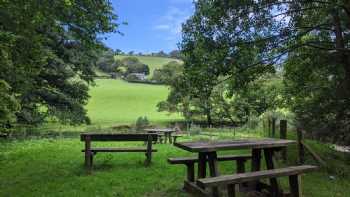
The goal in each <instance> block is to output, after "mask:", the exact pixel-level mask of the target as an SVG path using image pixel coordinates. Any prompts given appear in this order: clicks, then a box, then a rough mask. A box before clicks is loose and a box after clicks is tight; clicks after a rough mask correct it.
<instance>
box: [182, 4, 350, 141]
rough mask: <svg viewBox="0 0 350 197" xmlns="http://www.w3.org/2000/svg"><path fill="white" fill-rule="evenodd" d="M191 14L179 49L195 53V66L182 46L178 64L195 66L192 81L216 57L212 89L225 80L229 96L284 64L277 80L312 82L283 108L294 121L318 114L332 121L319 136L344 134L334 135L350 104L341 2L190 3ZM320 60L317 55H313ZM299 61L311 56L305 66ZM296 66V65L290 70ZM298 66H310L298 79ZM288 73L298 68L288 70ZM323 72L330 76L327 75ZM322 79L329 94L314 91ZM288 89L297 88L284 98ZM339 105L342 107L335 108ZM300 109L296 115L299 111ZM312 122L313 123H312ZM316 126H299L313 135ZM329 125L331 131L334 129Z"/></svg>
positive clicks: (349, 15) (348, 9) (345, 7)
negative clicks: (181, 61) (197, 52)
mask: <svg viewBox="0 0 350 197" xmlns="http://www.w3.org/2000/svg"><path fill="white" fill-rule="evenodd" d="M195 8H196V9H195V13H194V15H193V16H192V17H191V18H190V19H189V20H188V21H187V22H186V24H185V25H184V27H183V33H184V34H185V36H184V41H183V43H185V46H187V47H188V50H187V51H190V50H192V51H195V50H200V51H201V54H202V60H196V58H194V56H188V53H187V54H186V47H182V51H184V52H185V53H184V56H185V65H186V62H192V63H191V64H198V65H201V69H198V71H197V72H196V73H195V74H194V73H193V74H192V75H197V76H198V73H206V72H207V70H206V69H205V68H206V64H208V63H206V62H210V61H208V60H207V59H210V57H214V56H215V55H217V54H220V56H221V57H220V58H217V59H216V60H217V61H216V63H215V64H212V66H214V67H216V68H215V69H216V70H215V69H213V70H215V72H216V71H217V74H216V76H219V77H220V78H221V79H220V81H218V83H223V82H226V81H227V82H228V83H229V84H230V89H229V91H232V92H233V93H234V92H237V91H240V90H241V89H244V88H245V87H248V86H249V84H250V82H252V81H254V80H256V79H257V78H259V77H260V76H263V75H265V74H266V73H273V72H275V70H276V68H278V66H286V71H285V74H286V75H285V76H286V77H287V76H289V79H288V80H287V81H286V83H292V82H293V83H295V84H298V82H297V81H296V80H295V79H297V78H298V77H297V76H299V77H302V80H301V82H308V81H309V80H308V77H312V78H314V79H317V81H316V82H315V83H314V84H312V85H311V86H310V87H314V88H308V91H309V92H307V93H308V94H304V98H303V97H302V96H301V95H299V94H293V95H292V94H289V97H290V99H297V98H303V99H299V100H298V101H299V102H291V104H293V105H294V106H292V107H291V109H292V110H293V111H294V112H295V113H296V115H297V119H298V120H302V119H303V116H302V114H304V115H305V114H308V116H309V117H310V118H311V117H312V116H316V117H317V116H319V115H321V114H322V116H323V117H335V118H330V119H328V120H329V121H325V120H326V119H323V120H324V122H326V123H325V130H328V131H332V130H338V131H341V132H340V133H342V135H341V136H344V135H346V136H350V134H349V132H346V131H345V130H346V129H345V130H344V129H342V128H349V121H348V114H349V111H350V109H349V107H348V106H350V105H347V104H348V103H349V98H350V53H349V48H348V46H349V36H350V34H349V33H348V32H349V28H350V26H349V19H350V6H349V4H348V2H347V1H345V0H340V1H334V0H324V1H304V0H296V1H284V0H282V1H277V0H273V1H266V0H258V1H221V0H199V1H196V2H195ZM188 32H193V33H188ZM203 43H205V44H203ZM212 49H215V51H213V50H212ZM218 49H222V50H219V51H218ZM320 54H322V57H320V58H319V57H317V56H319V55H320ZM186 56H187V57H186ZM189 57H191V58H189ZM300 57H303V58H304V59H301V58H300ZM306 57H312V58H313V60H311V61H310V60H308V59H310V58H306ZM186 58H187V60H186ZM198 58H200V56H199V57H198ZM203 60H206V61H203ZM301 60H303V61H301ZM293 62H294V63H293ZM300 62H301V63H302V64H301V65H303V67H299V66H298V65H296V64H298V63H300ZM309 63H310V64H309ZM326 65H327V66H326ZM225 66H226V67H227V68H225ZM306 66H307V67H310V66H311V68H312V72H306V73H303V72H302V71H303V70H307V69H306V68H304V67H306ZM198 67H199V66H198ZM292 67H296V68H298V69H291V68H292ZM221 68H225V69H221ZM280 68H281V67H280ZM287 68H288V69H287ZM326 68H327V69H326ZM330 68H333V69H335V71H336V72H335V71H332V72H330V71H329V69H330ZM296 71H298V72H296ZM186 72H187V70H186V66H185V73H186ZM215 72H214V73H215ZM289 72H292V73H289ZM207 74H209V75H208V76H209V77H208V78H210V79H211V80H215V77H213V78H211V76H212V73H208V72H207ZM199 76H200V74H199ZM204 76H206V75H203V77H199V78H198V80H197V81H199V82H200V83H202V85H204V84H206V83H207V82H206V81H205V80H202V79H205V78H204ZM292 76H293V77H292ZM325 76H327V77H325ZM329 79H332V80H335V81H334V82H333V81H332V82H331V84H332V86H328V85H327V88H326V89H328V88H329V89H332V90H334V91H330V92H327V91H319V90H316V89H317V86H318V85H320V84H322V85H323V84H324V83H327V80H329ZM310 82H311V81H310ZM308 85H310V84H308ZM292 87H294V88H301V86H299V85H296V86H294V85H291V86H290V87H289V88H288V89H287V90H288V91H290V93H293V92H294V93H296V92H297V91H298V89H293V88H292ZM315 88H316V89H315ZM301 92H303V91H301ZM332 92H334V94H333V93H332ZM315 94H316V95H318V94H321V95H319V96H317V98H318V99H313V98H314V97H315ZM331 94H333V95H332V96H331ZM310 98H312V99H310ZM321 98H327V100H324V99H321ZM328 99H329V100H331V102H329V100H328ZM311 101H312V103H313V104H312V105H313V106H314V107H312V108H309V107H306V105H305V104H311V103H310V102H311ZM317 105H326V106H329V107H330V108H331V107H333V108H334V110H327V109H326V108H322V109H321V108H319V109H320V110H315V109H316V108H315V106H317ZM309 106H311V105H309ZM339 106H346V107H343V108H342V109H340V108H339ZM336 109H340V110H336ZM301 110H304V112H303V113H299V112H298V111H301ZM298 116H299V117H298ZM319 121H320V119H319V120H317V121H316V122H319ZM316 122H313V121H304V122H303V124H304V126H305V127H306V126H307V125H308V126H309V127H308V128H314V129H315V128H316V129H317V123H316ZM315 123H316V124H315ZM332 125H338V126H337V127H336V128H335V127H334V126H332ZM336 133H338V134H339V132H336ZM336 135H337V134H336ZM336 138H337V137H336Z"/></svg>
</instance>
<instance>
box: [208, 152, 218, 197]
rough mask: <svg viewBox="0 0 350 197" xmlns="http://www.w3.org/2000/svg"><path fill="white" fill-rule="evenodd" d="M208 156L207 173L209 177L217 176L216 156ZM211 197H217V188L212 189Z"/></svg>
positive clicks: (209, 154) (212, 154)
mask: <svg viewBox="0 0 350 197" xmlns="http://www.w3.org/2000/svg"><path fill="white" fill-rule="evenodd" d="M207 155H208V165H209V172H210V176H211V177H216V176H219V175H220V174H219V169H218V162H217V154H216V152H209V153H207ZM212 193H213V197H218V196H219V189H218V188H217V187H213V188H212Z"/></svg>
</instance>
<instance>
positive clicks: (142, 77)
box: [128, 73, 147, 81]
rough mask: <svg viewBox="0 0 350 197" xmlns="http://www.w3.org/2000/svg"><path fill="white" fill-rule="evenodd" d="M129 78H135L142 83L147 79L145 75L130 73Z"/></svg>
mask: <svg viewBox="0 0 350 197" xmlns="http://www.w3.org/2000/svg"><path fill="white" fill-rule="evenodd" d="M128 76H133V77H135V78H136V79H138V80H140V81H145V80H146V79H147V76H146V75H145V73H130V74H129V75H128Z"/></svg>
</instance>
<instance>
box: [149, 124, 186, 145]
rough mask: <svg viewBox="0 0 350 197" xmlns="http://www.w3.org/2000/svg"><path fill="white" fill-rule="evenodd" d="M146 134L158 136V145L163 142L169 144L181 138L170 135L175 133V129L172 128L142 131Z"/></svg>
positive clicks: (176, 135)
mask: <svg viewBox="0 0 350 197" xmlns="http://www.w3.org/2000/svg"><path fill="white" fill-rule="evenodd" d="M144 130H145V131H146V132H147V133H156V134H158V137H159V140H160V143H162V142H163V136H164V143H165V144H166V143H167V142H168V141H169V143H170V144H172V143H173V142H175V141H176V138H178V137H181V135H178V134H175V135H173V136H172V133H174V132H176V129H173V128H155V129H144Z"/></svg>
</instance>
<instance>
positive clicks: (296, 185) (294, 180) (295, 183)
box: [289, 175, 302, 197]
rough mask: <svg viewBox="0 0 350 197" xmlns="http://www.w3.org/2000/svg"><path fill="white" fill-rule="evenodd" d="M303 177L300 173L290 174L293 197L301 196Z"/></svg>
mask: <svg viewBox="0 0 350 197" xmlns="http://www.w3.org/2000/svg"><path fill="white" fill-rule="evenodd" d="M300 185H301V177H300V175H292V176H289V187H290V192H291V195H292V197H301V196H302V193H301V188H300Z"/></svg>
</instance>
